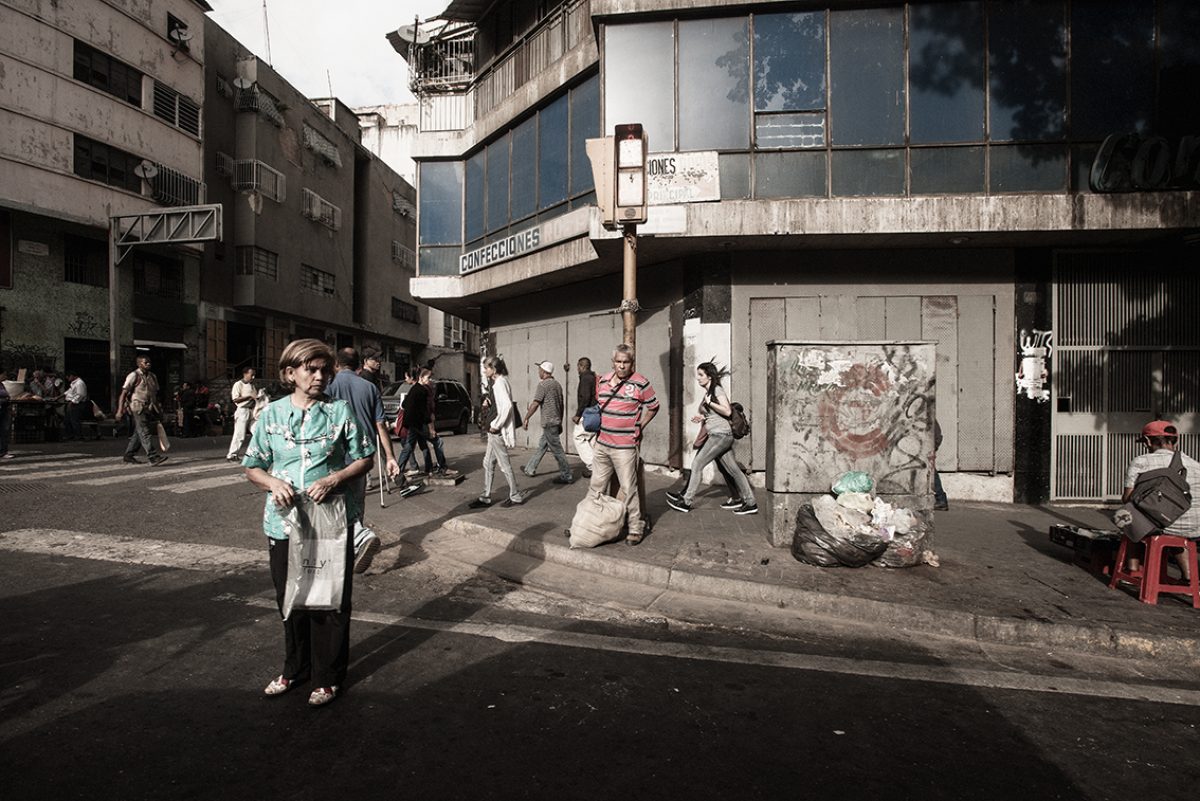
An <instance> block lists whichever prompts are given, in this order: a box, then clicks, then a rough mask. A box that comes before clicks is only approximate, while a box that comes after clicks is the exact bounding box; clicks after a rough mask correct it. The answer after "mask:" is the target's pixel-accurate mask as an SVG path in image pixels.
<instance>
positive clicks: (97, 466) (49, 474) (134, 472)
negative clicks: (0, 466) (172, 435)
mask: <svg viewBox="0 0 1200 801" xmlns="http://www.w3.org/2000/svg"><path fill="white" fill-rule="evenodd" d="M172 461H173V463H174V464H177V465H180V466H182V465H189V464H198V463H200V462H202V461H206V460H202V459H179V460H177V461H176V460H172ZM209 464H212V463H211V462H209ZM220 464H222V465H223V464H224V463H220ZM138 467H139V465H126V464H124V463H123V462H122V459H121V457H120V456H114V457H112V458H106V459H96V460H94V461H90V462H88V463H87V464H85V465H82V466H80V467H68V468H63V469H62V470H46V471H36V470H35V471H32V472H27V473H23V474H21V475H15V476H5V477H4V479H5V480H7V481H44V480H46V479H51V478H71V477H72V476H88V477H91V476H95V475H96V474H97V473H111V472H113V471H117V470H119V471H121V472H122V473H123V474H128V475H131V476H145V475H147V470H146V464H145V463H142V464H141V465H140V467H141V468H142V469H140V470H139V469H138ZM154 469H155V468H153V467H151V468H150V470H154ZM158 472H159V473H160V474H161V473H162V472H163V471H162V470H161V469H159V470H158Z"/></svg>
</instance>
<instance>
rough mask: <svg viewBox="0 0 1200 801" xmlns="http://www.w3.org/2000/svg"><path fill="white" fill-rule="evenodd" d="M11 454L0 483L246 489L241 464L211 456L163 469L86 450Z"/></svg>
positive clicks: (175, 460)
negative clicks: (92, 454) (81, 451)
mask: <svg viewBox="0 0 1200 801" xmlns="http://www.w3.org/2000/svg"><path fill="white" fill-rule="evenodd" d="M14 455H15V456H16V458H14V459H11V460H8V461H5V462H2V463H0V484H4V483H7V482H32V481H51V482H54V483H55V484H56V485H67V486H77V487H117V488H119V487H120V486H122V485H130V486H132V485H140V486H142V487H144V488H145V489H148V490H151V491H154V492H169V493H174V494H176V495H180V494H186V493H191V492H200V491H202V490H210V489H219V488H221V487H229V486H234V485H237V484H243V485H246V486H247V487H249V484H248V482H247V481H246V475H245V472H244V471H243V470H242V468H241V466H240V465H237V464H233V463H231V462H227V461H225V459H223V458H220V457H213V456H208V457H204V456H179V457H176V456H172V457H171V459H170V461H168V462H167V463H166V464H165V465H163V466H162V467H153V466H151V465H149V464H146V462H145V460H144V459H143V460H142V463H141V464H126V463H125V462H124V461H123V460H122V458H121V457H120V456H100V457H97V456H91V455H89V454H86V453H55V454H44V453H37V452H25V453H22V452H20V451H15V452H14Z"/></svg>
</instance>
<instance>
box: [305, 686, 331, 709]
mask: <svg viewBox="0 0 1200 801" xmlns="http://www.w3.org/2000/svg"><path fill="white" fill-rule="evenodd" d="M337 691H338V688H337V687H318V688H317V689H315V690H313V691H312V695H310V696H308V705H309V706H325V705H326V704H328V703H329V702H330V701H332V700H333V699H334V698H337Z"/></svg>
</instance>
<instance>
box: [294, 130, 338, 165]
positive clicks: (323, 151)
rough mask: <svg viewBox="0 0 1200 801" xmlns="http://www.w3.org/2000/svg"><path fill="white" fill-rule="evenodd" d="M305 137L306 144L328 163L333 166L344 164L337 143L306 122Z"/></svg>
mask: <svg viewBox="0 0 1200 801" xmlns="http://www.w3.org/2000/svg"><path fill="white" fill-rule="evenodd" d="M303 139H304V146H305V147H307V148H308V149H309V150H311V151H312V152H314V153H316V154H317V155H318V156H320V157H321V159H322V160H323V161H324V162H325V163H326V164H328V165H329V166H331V167H341V166H342V156H341V154H340V153H339V152H338V149H337V145H335V144H334V143H333V142H330V141H329V140H328V139H326V138H325V136H324V135H323V134H322V133H321V132H320V131H318V130H317V129H316V128H313V127H311V126H309V125H308V124H305V126H304V134H303Z"/></svg>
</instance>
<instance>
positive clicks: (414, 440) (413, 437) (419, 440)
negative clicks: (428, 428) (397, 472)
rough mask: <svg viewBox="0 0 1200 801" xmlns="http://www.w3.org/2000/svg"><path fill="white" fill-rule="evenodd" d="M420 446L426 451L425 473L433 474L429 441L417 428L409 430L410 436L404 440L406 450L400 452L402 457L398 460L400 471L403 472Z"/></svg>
mask: <svg viewBox="0 0 1200 801" xmlns="http://www.w3.org/2000/svg"><path fill="white" fill-rule="evenodd" d="M418 446H419V447H420V448H421V449H422V450H424V451H425V472H426V473H432V472H433V459H432V458H431V457H430V456H429V441H428V440H427V439H425V434H423V433H422V432H420V431H418V430H417V429H415V428H410V429H408V436H407V437H405V438H404V449H403V450H401V451H400V457H399V458H398V459H396V461H397V463H399V465H400V469H401V470H403V469H404V467H405V466H406V465H407V464H408V460H409V459H410V458H412V457H414V456H415V451H416V449H417V447H418ZM414 461H415V460H414Z"/></svg>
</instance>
